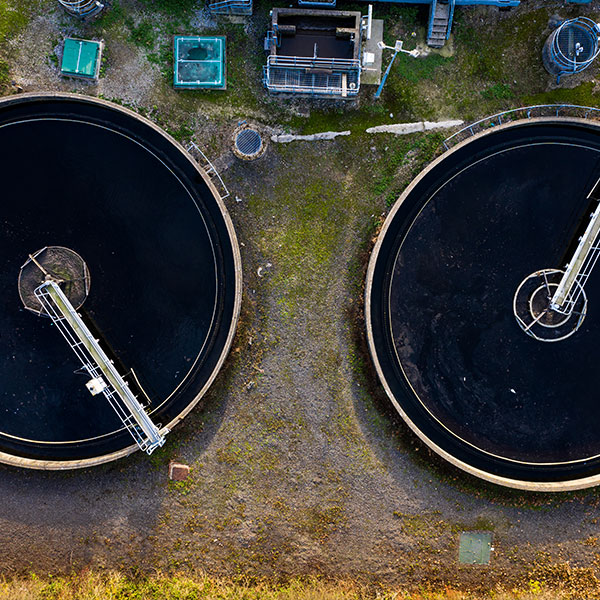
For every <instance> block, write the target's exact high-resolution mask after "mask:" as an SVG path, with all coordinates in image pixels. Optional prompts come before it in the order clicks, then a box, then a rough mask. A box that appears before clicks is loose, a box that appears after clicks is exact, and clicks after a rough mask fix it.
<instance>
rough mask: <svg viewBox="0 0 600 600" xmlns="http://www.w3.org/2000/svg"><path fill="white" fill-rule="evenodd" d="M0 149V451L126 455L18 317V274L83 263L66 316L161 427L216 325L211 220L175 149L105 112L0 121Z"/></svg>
mask: <svg viewBox="0 0 600 600" xmlns="http://www.w3.org/2000/svg"><path fill="white" fill-rule="evenodd" d="M0 148H1V149H2V160H1V162H0V173H1V177H2V182H3V201H2V209H1V213H0V220H1V227H0V252H1V253H2V256H3V257H4V261H3V268H2V270H1V272H0V289H1V290H2V292H1V294H0V357H1V360H0V381H1V382H2V386H1V388H0V432H1V433H0V449H3V450H4V451H12V452H15V453H17V454H22V455H24V456H31V457H35V458H64V457H68V458H82V457H87V456H93V455H97V454H99V453H104V452H107V451H112V450H115V449H118V448H120V447H125V446H128V445H130V444H131V441H132V440H131V438H130V437H129V435H128V434H126V433H124V432H120V433H119V432H118V431H117V430H119V429H120V423H119V421H118V419H117V417H116V415H115V414H114V412H113V411H112V409H111V408H110V406H109V405H108V403H107V401H106V399H105V398H104V397H103V396H96V397H92V396H91V395H90V394H89V392H88V391H87V390H86V388H85V387H84V386H85V383H86V380H87V378H86V377H85V376H83V375H77V374H74V371H75V370H76V369H77V368H78V367H79V366H80V365H79V363H78V361H77V359H76V357H75V354H74V353H73V352H72V350H71V349H70V348H69V347H68V345H67V343H66V342H65V340H64V339H63V338H62V336H61V335H60V333H59V331H58V330H56V328H55V327H54V326H53V325H52V324H51V323H50V321H49V320H47V319H44V318H42V317H38V316H36V315H34V314H33V313H30V312H29V311H26V310H25V309H24V308H23V307H22V305H21V302H20V299H19V295H18V289H17V277H18V274H19V268H20V266H21V265H22V264H23V263H24V262H25V260H26V259H27V255H28V254H29V253H30V252H34V251H35V250H38V249H39V248H42V247H44V246H50V245H59V246H66V247H68V248H71V249H73V250H75V251H76V252H77V253H79V254H80V255H81V256H82V257H83V259H84V260H85V261H86V262H87V265H88V267H89V269H90V273H91V289H90V294H89V297H88V299H87V300H86V302H85V304H84V305H83V307H82V309H81V310H80V312H81V314H82V316H83V317H84V319H85V320H86V322H87V323H88V324H89V325H90V327H91V328H92V330H93V331H95V332H96V334H97V336H98V337H99V338H100V341H101V344H102V346H103V347H104V348H106V349H107V350H110V351H111V353H112V354H113V355H114V356H115V358H116V359H118V364H119V366H120V368H119V370H120V371H121V373H122V374H124V373H125V372H128V371H129V370H130V369H133V370H134V371H135V374H136V375H137V377H138V379H139V381H140V383H141V385H142V387H143V388H144V390H145V391H146V392H147V393H148V395H149V396H150V399H151V401H152V403H151V409H152V411H153V419H154V421H155V422H157V423H161V422H162V423H163V424H164V423H167V422H168V421H169V420H170V419H172V418H174V417H175V416H177V415H178V414H179V413H180V412H181V410H183V408H185V406H186V405H187V404H189V402H191V401H192V400H193V399H194V397H195V394H196V393H197V392H198V391H199V390H200V388H201V387H202V385H203V384H204V382H206V380H207V379H208V377H209V376H210V373H211V372H212V369H213V367H214V363H215V361H216V359H217V357H218V354H219V353H220V351H221V350H222V343H223V335H224V331H225V333H226V331H227V330H228V327H229V323H230V319H228V314H230V313H231V306H232V302H233V301H232V299H231V291H232V288H233V282H231V285H230V286H229V285H228V281H227V278H228V277H230V276H231V273H232V264H231V261H232V259H231V258H230V256H229V255H230V254H231V247H229V248H227V244H228V243H229V240H228V239H227V235H226V232H224V223H223V219H222V217H221V215H220V211H219V210H218V208H217V207H216V202H215V201H214V199H213V197H212V195H211V193H210V190H209V189H208V187H207V186H206V184H204V183H203V182H202V181H201V179H199V178H198V175H197V174H196V176H194V170H193V168H190V165H189V164H186V159H185V157H183V155H181V154H180V153H179V151H178V150H176V149H175V148H174V147H173V146H171V145H170V143H168V142H167V141H166V140H165V139H164V138H162V136H160V135H159V134H157V133H156V132H154V131H152V130H150V128H149V127H148V126H146V125H144V124H139V123H138V122H136V121H135V120H134V119H132V118H131V117H127V118H126V117H124V116H123V115H122V114H117V113H116V112H113V111H112V110H109V109H106V108H101V107H97V106H90V105H84V104H82V105H78V103H75V102H64V101H63V102H58V103H56V102H55V103H52V102H49V103H47V104H36V105H35V106H27V107H17V108H16V109H14V108H13V109H11V110H9V109H6V110H4V111H3V110H0ZM223 246H225V248H224V249H223ZM224 253H225V256H224ZM127 379H128V381H131V384H132V385H134V381H133V380H132V379H131V377H128V378H127ZM138 391H139V390H138ZM140 400H142V401H144V398H143V397H141V398H140ZM94 438H96V439H94ZM20 439H23V441H20ZM25 440H32V441H34V442H35V443H29V442H27V441H25ZM80 440H81V441H82V442H80V443H76V442H78V441H80ZM39 442H54V443H53V444H43V443H39ZM56 442H58V444H57V443H56ZM2 445H4V447H1V446H2Z"/></svg>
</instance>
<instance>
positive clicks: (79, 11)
mask: <svg viewBox="0 0 600 600" xmlns="http://www.w3.org/2000/svg"><path fill="white" fill-rule="evenodd" d="M58 3H59V4H60V5H61V6H62V7H63V8H64V9H65V10H66V11H67V12H68V13H69V14H71V15H73V16H75V17H82V18H86V17H93V16H94V15H97V14H98V13H99V12H100V11H101V10H102V9H103V8H104V4H102V2H99V1H98V0H58Z"/></svg>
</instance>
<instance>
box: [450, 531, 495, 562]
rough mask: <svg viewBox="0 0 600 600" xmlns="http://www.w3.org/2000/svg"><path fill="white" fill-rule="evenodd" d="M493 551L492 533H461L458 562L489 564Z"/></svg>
mask: <svg viewBox="0 0 600 600" xmlns="http://www.w3.org/2000/svg"><path fill="white" fill-rule="evenodd" d="M491 552H492V534H491V533H488V532H482V531H463V532H462V533H461V534H460V542H459V547H458V562H460V563H462V564H464V565H488V564H489V563H490V554H491Z"/></svg>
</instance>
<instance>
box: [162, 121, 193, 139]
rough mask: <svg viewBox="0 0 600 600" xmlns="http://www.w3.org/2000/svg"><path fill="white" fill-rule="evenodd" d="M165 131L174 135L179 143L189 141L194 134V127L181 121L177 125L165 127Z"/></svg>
mask: <svg viewBox="0 0 600 600" xmlns="http://www.w3.org/2000/svg"><path fill="white" fill-rule="evenodd" d="M166 131H167V133H168V134H169V135H170V136H172V137H174V138H175V139H176V140H177V141H178V142H179V143H183V142H187V141H189V140H190V139H191V138H192V136H193V135H194V129H193V127H192V126H191V125H188V124H186V123H181V124H180V125H179V126H177V127H167V128H166Z"/></svg>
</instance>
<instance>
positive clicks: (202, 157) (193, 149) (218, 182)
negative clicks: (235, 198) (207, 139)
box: [185, 142, 229, 200]
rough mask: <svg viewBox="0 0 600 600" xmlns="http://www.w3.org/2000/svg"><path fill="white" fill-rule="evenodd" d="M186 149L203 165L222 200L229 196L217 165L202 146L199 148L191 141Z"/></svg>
mask: <svg viewBox="0 0 600 600" xmlns="http://www.w3.org/2000/svg"><path fill="white" fill-rule="evenodd" d="M185 149H186V150H187V152H188V154H189V155H190V156H191V157H192V158H193V159H194V160H195V161H196V162H197V163H198V164H199V165H200V167H202V169H203V170H204V172H205V173H206V174H207V175H208V177H210V179H211V180H212V182H213V184H214V186H215V191H216V192H217V194H218V195H219V198H220V199H221V200H225V198H228V197H229V190H228V189H227V186H226V185H225V183H224V182H223V179H222V178H221V175H219V172H218V171H217V169H216V168H215V166H214V165H213V164H212V162H210V160H208V158H207V157H206V154H204V152H202V150H200V148H198V146H197V145H196V144H195V143H194V142H189V144H188V145H187V146H186V147H185Z"/></svg>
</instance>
